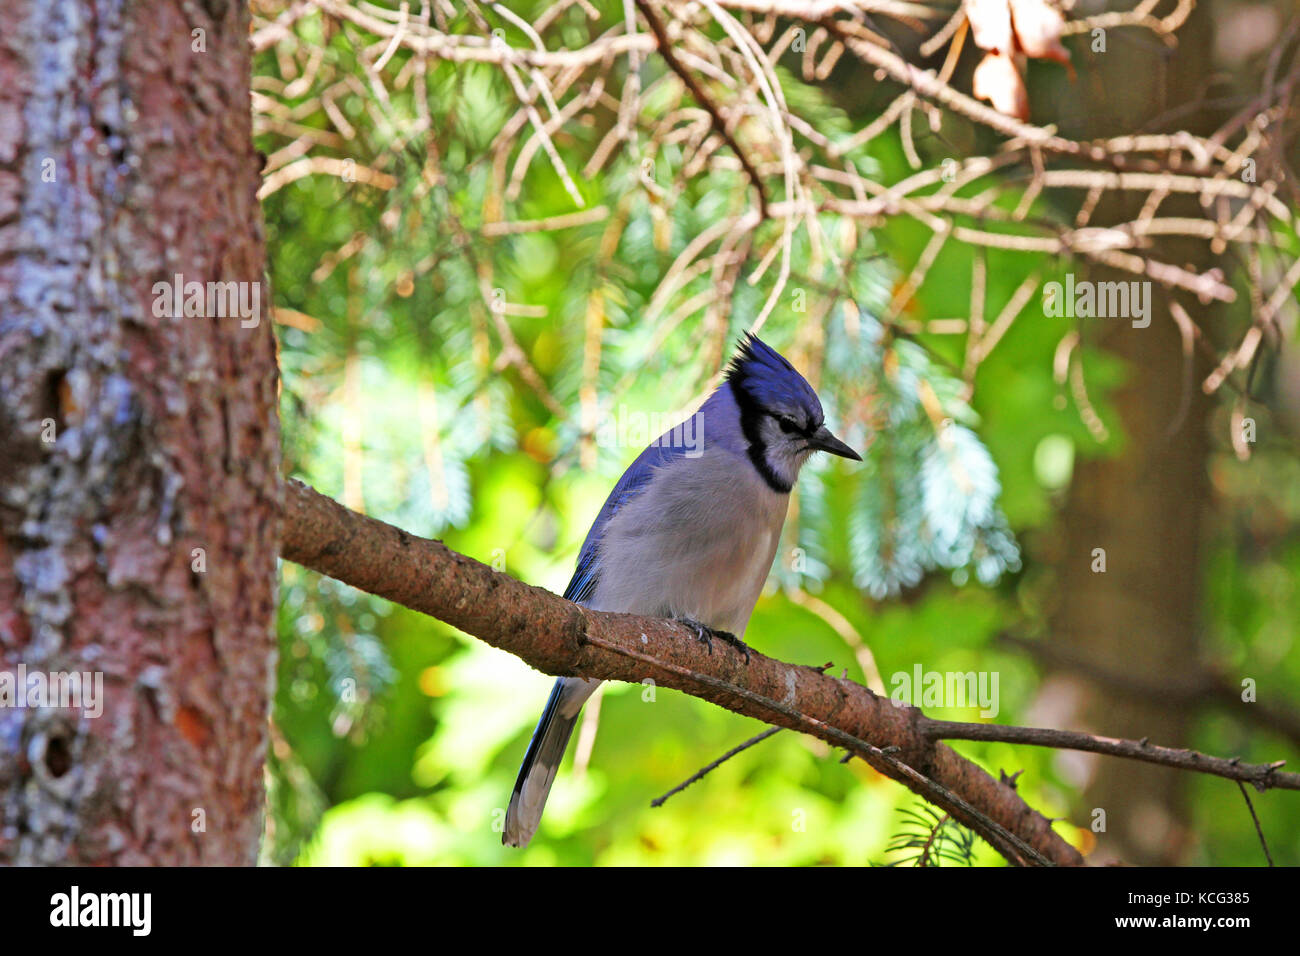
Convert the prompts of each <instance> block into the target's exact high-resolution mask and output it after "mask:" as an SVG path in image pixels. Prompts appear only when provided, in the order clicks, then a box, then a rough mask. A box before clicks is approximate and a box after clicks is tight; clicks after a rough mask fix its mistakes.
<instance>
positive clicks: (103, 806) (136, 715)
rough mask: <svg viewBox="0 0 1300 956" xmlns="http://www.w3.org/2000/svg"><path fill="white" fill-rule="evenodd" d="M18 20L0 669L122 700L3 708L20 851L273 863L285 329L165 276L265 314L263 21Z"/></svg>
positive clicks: (1, 182)
mask: <svg viewBox="0 0 1300 956" xmlns="http://www.w3.org/2000/svg"><path fill="white" fill-rule="evenodd" d="M0 18H2V20H0V674H3V673H4V672H9V673H11V674H13V673H16V672H17V671H18V669H19V668H20V667H25V668H26V669H27V671H28V672H29V673H31V672H42V673H51V672H55V673H57V672H74V671H75V672H86V673H90V674H92V675H93V674H94V673H95V672H99V673H102V675H103V676H102V679H103V695H104V700H103V712H102V715H101V716H98V717H95V716H87V715H86V713H85V709H84V708H83V709H77V708H57V707H49V708H38V709H31V708H23V707H15V706H9V707H3V706H0V862H3V863H22V864H54V863H79V864H114V865H121V864H151V863H152V864H196V863H198V864H234V863H248V862H252V861H253V860H254V859H255V854H256V850H257V845H258V838H259V836H260V831H261V809H262V800H263V781H262V767H263V754H264V750H265V727H266V717H267V707H268V699H269V694H268V687H269V685H270V681H271V680H272V678H273V673H274V672H273V663H274V649H275V642H274V637H273V631H272V627H271V625H272V621H273V612H274V581H275V557H276V554H277V552H278V501H277V495H278V484H277V477H278V475H277V472H278V462H279V434H278V425H277V417H276V374H277V373H276V363H275V345H274V339H273V335H272V332H271V328H270V324H269V321H268V320H267V319H266V318H264V317H263V318H259V321H258V322H257V323H256V325H251V324H250V323H251V319H249V320H244V321H241V319H240V318H238V317H230V318H217V317H214V316H213V315H212V314H211V311H210V310H211V304H210V303H205V308H204V311H205V314H204V315H197V316H189V317H174V318H173V317H167V316H165V315H161V316H160V315H158V314H157V312H158V311H159V310H158V309H156V308H155V305H156V298H157V297H156V295H155V290H154V286H155V283H159V282H165V283H169V284H170V283H172V282H173V279H174V277H175V276H176V275H177V274H180V275H182V276H183V279H184V281H185V282H190V281H197V282H201V283H205V284H206V283H208V282H210V281H217V282H231V281H233V282H239V283H251V284H256V285H257V290H258V294H259V295H260V303H263V304H267V305H269V296H268V295H267V290H266V288H265V285H264V283H263V273H264V266H265V251H264V242H263V236H262V229H261V211H260V209H259V206H258V203H257V200H256V197H255V193H256V189H257V185H258V179H259V170H260V161H259V159H258V157H257V155H256V153H255V151H254V150H253V147H252V140H251V122H250V111H249V108H248V102H249V80H248V78H249V52H248V13H247V10H246V8H245V6H244V4H242V3H238V2H232V0H205V2H183V0H173V2H149V3H146V2H131V0H119V2H114V0H39V2H37V0H25V2H24V0H19V2H14V3H9V4H6V5H5V6H4V9H3V12H2V13H0ZM246 289H247V290H249V291H248V293H247V294H248V295H249V296H250V301H251V294H252V293H251V289H252V286H251V285H250V286H247V287H246ZM264 314H266V315H269V309H267V310H264Z"/></svg>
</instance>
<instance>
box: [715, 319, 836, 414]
mask: <svg viewBox="0 0 1300 956" xmlns="http://www.w3.org/2000/svg"><path fill="white" fill-rule="evenodd" d="M739 346H740V348H739V351H738V352H737V353H736V355H735V357H734V358H733V359H732V360H731V364H730V365H728V366H727V381H728V382H729V383H730V384H731V386H732V388H733V389H736V390H739V391H741V392H743V393H744V395H745V396H746V397H747V398H748V399H750V400H752V401H753V402H754V403H756V404H757V405H758V406H760V407H762V408H772V407H774V406H779V405H784V406H787V407H800V408H806V409H807V410H808V412H809V414H810V416H811V417H812V418H813V419H815V420H816V424H818V425H820V424H821V403H820V402H819V401H818V400H817V394H816V393H815V392H814V391H813V389H812V386H811V385H809V384H808V382H807V380H806V379H805V378H804V377H803V376H802V375H800V374H799V372H798V371H797V370H796V369H795V367H794V366H793V365H791V364H790V363H789V362H788V361H786V359H785V356H783V355H782V354H781V353H780V352H778V351H777V350H776V349H774V348H772V347H771V346H770V345H768V344H767V343H766V342H764V341H763V340H762V339H760V338H759V337H758V336H757V335H754V334H753V333H752V332H746V333H745V337H744V338H742V339H741V340H740V342H739ZM742 404H743V403H742Z"/></svg>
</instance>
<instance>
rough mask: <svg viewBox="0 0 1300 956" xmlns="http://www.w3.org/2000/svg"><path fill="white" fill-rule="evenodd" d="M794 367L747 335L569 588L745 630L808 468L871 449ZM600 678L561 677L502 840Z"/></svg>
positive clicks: (689, 621) (723, 633)
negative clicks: (691, 433) (850, 434)
mask: <svg viewBox="0 0 1300 956" xmlns="http://www.w3.org/2000/svg"><path fill="white" fill-rule="evenodd" d="M822 419H823V416H822V406H821V402H819V401H818V400H817V394H816V393H815V392H814V391H813V389H812V386H811V385H809V384H808V382H807V381H806V380H805V379H804V377H803V376H802V375H800V374H799V373H798V372H796V371H795V369H794V366H792V365H791V364H790V363H789V362H787V361H786V360H785V359H784V358H782V357H781V355H780V354H779V353H777V352H776V351H775V350H773V349H772V348H770V347H769V346H767V345H765V344H764V343H763V342H762V341H760V340H759V339H758V338H757V337H756V336H754V335H750V334H747V336H746V338H745V340H744V341H742V342H741V343H740V351H739V352H738V353H737V355H736V357H735V358H734V359H733V360H732V363H731V365H730V366H729V367H728V369H727V375H726V379H725V381H724V382H723V383H722V384H721V385H720V386H718V388H717V389H716V390H714V392H713V394H712V395H710V396H709V398H708V400H707V401H705V403H704V404H703V405H702V406H701V407H700V409H699V411H697V412H696V413H695V421H694V423H693V424H694V425H695V434H696V436H698V437H699V438H702V441H699V440H694V441H692V442H690V443H689V445H688V443H687V442H686V441H685V436H686V434H687V431H685V430H683V429H681V428H680V427H679V428H677V429H672V430H670V431H668V432H667V433H665V434H664V435H663V436H662V437H661V438H659V439H658V440H656V441H655V442H652V443H651V444H650V446H649V447H648V448H646V449H645V451H643V452H641V454H640V455H639V456H638V457H637V459H636V461H634V462H633V463H632V466H631V467H630V468H628V470H627V471H626V472H624V473H623V477H622V478H620V479H619V481H618V484H617V485H615V486H614V490H613V491H612V492H610V495H609V498H608V499H607V500H606V501H605V506H604V507H603V508H601V510H600V514H598V515H597V516H596V520H595V522H594V523H593V524H592V526H591V530H590V531H589V532H588V533H587V538H586V540H585V541H584V542H583V545H582V550H581V551H580V552H579V554H578V569H577V571H575V572H574V575H573V579H572V580H571V581H570V582H569V586H568V588H566V589H565V592H564V596H565V597H566V598H567V599H569V600H570V601H575V602H577V603H578V604H581V605H583V606H584V607H589V608H592V609H593V610H597V611H620V612H623V613H626V614H641V615H645V616H650V617H667V618H674V619H676V620H679V621H682V622H683V623H685V624H686V625H687V626H689V627H690V628H691V629H692V630H694V631H695V633H696V636H697V638H699V639H700V640H701V641H702V642H704V643H708V644H709V647H710V649H712V638H715V637H716V638H719V639H721V640H723V641H726V642H728V643H731V644H734V645H735V646H737V647H738V648H740V649H741V650H742V651H745V654H746V657H748V650H747V649H746V648H745V645H744V644H743V643H742V642H741V640H740V636H741V635H743V634H744V633H745V625H746V624H748V623H749V615H750V614H751V613H752V612H753V610H754V603H755V602H756V601H757V600H758V595H759V593H760V592H761V591H762V589H763V583H764V582H765V581H766V580H767V575H768V572H769V571H770V570H771V568H772V560H773V558H775V557H776V548H777V543H778V541H779V540H780V537H781V525H782V524H783V523H784V522H785V514H786V508H787V506H788V505H789V503H790V490H791V489H792V488H793V487H794V483H795V479H796V478H797V477H798V476H799V469H800V468H801V467H802V466H803V463H804V462H805V461H807V460H808V457H809V456H810V455H811V454H812V453H813V452H814V451H826V452H830V453H831V454H832V455H840V456H842V457H844V458H852V459H854V460H856V461H861V460H862V459H861V457H859V456H858V454H857V453H856V452H855V451H853V449H852V448H850V447H849V446H848V445H846V444H844V443H843V442H842V441H840V440H839V439H838V438H836V437H835V436H834V435H832V434H831V433H830V431H829V430H827V428H826V426H825V424H824V423H823V420H822ZM599 684H600V681H596V680H587V679H585V678H581V677H561V678H560V679H559V680H557V681H556V682H555V687H554V688H553V689H552V690H551V696H550V699H549V700H548V701H547V702H546V710H545V711H543V712H542V719H541V720H540V721H538V724H537V729H536V730H535V731H534V732H533V739H532V741H531V742H530V743H529V744H528V751H527V752H526V753H525V754H524V762H523V765H522V766H521V767H520V768H519V779H518V780H517V781H516V782H515V789H514V792H513V793H512V794H511V796H510V806H509V808H508V809H507V810H506V822H505V832H504V834H503V835H502V842H503V843H505V844H506V845H507V846H519V847H522V846H527V844H528V841H529V840H531V839H532V837H533V833H534V832H535V831H536V830H537V825H538V823H539V822H540V821H541V818H542V808H543V806H545V804H546V797H547V794H549V793H550V790H551V784H552V783H553V782H554V780H555V773H556V771H557V770H559V767H560V761H561V759H563V757H564V750H565V747H566V746H567V745H568V742H569V736H570V735H571V734H572V733H573V728H574V726H575V725H576V724H577V721H578V714H579V712H580V711H581V710H582V705H583V704H584V703H586V701H587V698H588V697H590V696H591V695H592V693H593V692H594V691H595V690H596V688H597V687H598V686H599Z"/></svg>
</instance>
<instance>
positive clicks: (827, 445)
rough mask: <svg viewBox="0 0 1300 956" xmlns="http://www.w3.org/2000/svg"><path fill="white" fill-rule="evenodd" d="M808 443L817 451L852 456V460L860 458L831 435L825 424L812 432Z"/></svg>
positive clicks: (860, 458)
mask: <svg viewBox="0 0 1300 956" xmlns="http://www.w3.org/2000/svg"><path fill="white" fill-rule="evenodd" d="M808 444H810V445H811V446H812V447H813V448H816V449H817V450H818V451H828V452H830V453H831V454H832V455H839V456H840V457H841V458H852V459H853V460H854V461H861V460H862V456H861V455H859V454H858V453H857V452H856V451H854V450H853V449H852V448H850V447H849V446H848V445H846V444H844V442H842V441H840V440H839V439H838V438H836V437H835V436H834V435H832V434H831V433H830V429H828V428H827V427H826V426H825V425H823V426H822V427H821V428H819V429H817V431H815V432H813V434H812V436H811V437H810V438H809V439H808Z"/></svg>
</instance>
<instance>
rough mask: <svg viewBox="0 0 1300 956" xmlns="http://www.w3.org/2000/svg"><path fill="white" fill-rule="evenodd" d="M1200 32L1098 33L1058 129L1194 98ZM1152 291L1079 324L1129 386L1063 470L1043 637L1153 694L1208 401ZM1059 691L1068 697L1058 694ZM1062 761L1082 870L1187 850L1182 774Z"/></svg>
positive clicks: (1173, 243) (1167, 734)
mask: <svg viewBox="0 0 1300 956" xmlns="http://www.w3.org/2000/svg"><path fill="white" fill-rule="evenodd" d="M1208 28H1209V11H1208V10H1205V9H1202V8H1198V9H1197V10H1196V12H1195V14H1194V15H1193V16H1192V17H1191V18H1190V19H1189V20H1188V22H1187V24H1186V26H1185V27H1183V29H1181V30H1180V31H1179V32H1178V40H1179V43H1178V48H1177V50H1176V51H1175V52H1169V51H1166V50H1164V49H1163V47H1162V46H1161V45H1160V44H1159V43H1158V42H1157V41H1156V40H1154V39H1152V38H1150V37H1149V36H1147V35H1146V34H1145V33H1144V32H1142V31H1128V32H1125V31H1119V30H1112V31H1110V34H1109V36H1108V38H1107V40H1108V49H1107V51H1106V52H1105V53H1104V54H1098V55H1095V56H1093V57H1092V58H1091V59H1090V60H1089V61H1088V63H1087V64H1086V65H1081V66H1080V79H1079V81H1078V84H1077V85H1075V86H1071V87H1067V88H1066V89H1065V90H1064V91H1063V92H1062V93H1061V102H1062V112H1063V113H1066V114H1067V115H1066V116H1064V117H1063V118H1062V124H1061V125H1062V131H1063V132H1065V133H1066V134H1067V135H1071V136H1082V137H1095V138H1100V137H1107V136H1116V135H1123V134H1129V133H1133V132H1135V131H1137V130H1138V129H1141V128H1143V126H1144V125H1145V124H1146V123H1147V122H1149V121H1150V120H1151V119H1152V118H1153V117H1156V116H1158V115H1160V114H1163V113H1165V112H1166V111H1168V110H1173V109H1176V108H1177V107H1179V106H1181V105H1183V104H1186V103H1190V102H1192V101H1194V100H1195V99H1196V98H1198V97H1199V96H1200V95H1201V94H1202V86H1203V82H1204V79H1205V63H1206V62H1208V60H1209V58H1210V50H1209V47H1210V42H1209V41H1210V32H1209V29H1208ZM1079 87H1082V89H1079ZM1070 113H1074V115H1073V116H1071V115H1068V114H1070ZM1178 122H1179V124H1180V125H1181V124H1183V123H1187V124H1188V126H1187V128H1189V129H1193V130H1196V129H1197V127H1198V125H1204V121H1203V120H1202V122H1201V123H1200V124H1198V123H1197V122H1196V118H1195V117H1183V118H1180V119H1179V121H1178ZM1143 200H1144V197H1142V196H1140V195H1139V196H1132V197H1126V198H1121V197H1118V196H1117V197H1113V198H1111V199H1107V200H1103V202H1102V203H1100V204H1099V205H1098V208H1097V210H1096V213H1095V215H1094V216H1093V224H1094V225H1103V224H1106V223H1109V222H1112V221H1123V220H1124V219H1131V218H1134V217H1135V216H1136V215H1137V213H1138V211H1139V210H1140V209H1141V207H1142V203H1143ZM1184 202H1186V203H1192V204H1194V203H1195V199H1194V198H1192V199H1187V200H1185V201H1184ZM1179 208H1180V199H1179V197H1172V198H1170V199H1166V200H1165V202H1164V203H1163V204H1162V206H1161V209H1160V214H1161V215H1171V216H1175V215H1186V214H1189V213H1188V212H1181V213H1180V212H1179V211H1178V210H1179ZM1183 208H1184V209H1185V208H1186V207H1185V206H1184V207H1183ZM1151 253H1152V255H1154V257H1155V258H1158V259H1162V260H1164V261H1167V262H1173V263H1175V264H1178V265H1183V264H1190V266H1191V267H1192V268H1195V269H1197V270H1198V271H1199V270H1201V269H1203V268H1206V267H1208V266H1210V265H1211V264H1212V263H1211V262H1210V261H1209V251H1208V247H1207V246H1206V244H1205V243H1197V242H1192V241H1189V240H1168V241H1162V242H1160V243H1158V244H1157V245H1156V246H1155V247H1154V248H1153V249H1152V250H1151ZM1078 278H1079V279H1088V280H1092V281H1095V282H1125V283H1127V282H1130V281H1132V279H1133V278H1134V277H1133V276H1132V275H1129V274H1127V273H1121V272H1118V271H1116V270H1109V269H1104V268H1092V269H1089V270H1088V272H1087V274H1086V275H1083V274H1080V275H1079V276H1078ZM1152 286H1153V288H1152V295H1151V299H1150V306H1151V312H1150V316H1149V318H1150V325H1149V326H1147V327H1145V328H1137V327H1134V326H1133V324H1132V322H1131V321H1129V320H1128V319H1124V318H1110V319H1085V320H1082V321H1081V322H1080V325H1081V332H1082V335H1083V340H1084V341H1085V342H1087V343H1089V344H1091V345H1094V346H1096V345H1100V346H1101V347H1103V348H1105V349H1106V350H1107V351H1109V352H1111V353H1112V354H1114V355H1117V356H1119V357H1121V358H1122V359H1124V361H1125V362H1126V363H1127V364H1128V368H1129V373H1128V374H1129V379H1128V383H1127V384H1126V385H1125V386H1124V387H1123V388H1122V389H1121V390H1119V392H1118V393H1117V394H1116V395H1115V396H1114V400H1115V407H1116V409H1117V410H1118V412H1119V414H1120V418H1121V421H1122V424H1123V430H1124V436H1123V438H1122V439H1121V440H1122V441H1123V442H1124V445H1123V450H1122V453H1121V454H1120V455H1118V456H1117V457H1110V458H1103V459H1097V460H1092V461H1086V462H1081V463H1080V464H1079V465H1078V466H1077V468H1076V470H1075V474H1074V478H1073V481H1072V483H1071V487H1070V492H1069V501H1068V504H1067V506H1066V509H1065V512H1064V516H1063V520H1064V529H1063V534H1062V536H1061V539H1062V540H1061V545H1060V548H1061V550H1060V551H1059V553H1058V554H1057V555H1056V560H1057V565H1058V575H1059V577H1058V580H1059V587H1058V588H1057V593H1058V594H1059V598H1058V603H1057V607H1056V609H1055V612H1054V614H1053V616H1052V627H1051V631H1052V634H1053V637H1054V639H1055V640H1058V641H1060V642H1062V644H1063V645H1065V646H1066V647H1068V648H1069V649H1070V650H1071V651H1072V652H1074V653H1077V654H1079V655H1081V656H1083V657H1085V658H1087V659H1089V660H1091V661H1095V662H1096V663H1098V664H1100V665H1102V666H1104V667H1106V668H1108V669H1109V670H1111V671H1116V672H1120V673H1124V674H1127V675H1131V676H1133V677H1142V678H1145V679H1147V680H1149V681H1151V682H1152V683H1154V684H1159V683H1161V682H1162V681H1169V682H1171V683H1179V682H1181V681H1184V680H1190V679H1191V678H1192V676H1193V675H1195V674H1197V673H1199V671H1198V669H1197V660H1198V658H1197V654H1198V648H1199V614H1200V603H1201V565H1202V559H1203V548H1202V538H1203V529H1204V517H1205V508H1206V507H1207V493H1208V487H1207V482H1206V455H1207V452H1208V442H1207V420H1208V415H1209V409H1210V402H1209V400H1208V399H1207V398H1206V397H1205V395H1204V394H1203V392H1202V391H1201V388H1200V383H1201V381H1202V380H1203V379H1204V377H1205V374H1206V373H1207V372H1208V368H1204V367H1203V363H1201V362H1197V363H1196V365H1195V368H1194V369H1193V370H1192V371H1191V372H1190V373H1189V369H1188V366H1187V361H1186V360H1185V359H1184V355H1183V350H1182V343H1181V339H1180V336H1179V333H1178V330H1177V326H1176V325H1175V323H1174V321H1173V318H1172V316H1171V313H1170V310H1169V297H1168V295H1167V294H1165V293H1164V292H1163V291H1162V290H1161V289H1160V287H1159V286H1157V285H1155V284H1154V283H1152ZM1182 301H1183V304H1184V305H1185V306H1186V307H1187V309H1188V311H1189V313H1190V314H1191V315H1192V317H1193V319H1194V320H1195V321H1196V322H1197V323H1198V324H1200V325H1201V326H1202V327H1209V326H1210V325H1212V324H1213V323H1212V322H1210V321H1207V319H1209V318H1210V317H1211V313H1210V312H1209V310H1207V309H1206V308H1205V307H1203V306H1199V305H1198V304H1197V303H1195V302H1194V301H1191V300H1187V299H1183V300H1182ZM1085 378H1086V374H1085ZM1184 402H1185V404H1184ZM1096 549H1101V551H1102V552H1104V555H1102V554H1101V553H1100V552H1098V551H1097V550H1096ZM1103 559H1104V567H1105V570H1104V571H1102V570H1100V568H1101V567H1102V564H1101V561H1102V560H1103ZM1069 684H1074V685H1076V689H1077V691H1078V692H1077V693H1071V692H1068V691H1066V689H1065V688H1066V686H1067V685H1069ZM1045 693H1047V694H1054V695H1058V700H1059V701H1075V702H1077V704H1078V712H1077V713H1076V714H1074V715H1073V717H1066V716H1065V715H1064V714H1062V715H1060V716H1061V717H1065V719H1064V720H1057V721H1056V722H1057V723H1073V724H1076V725H1080V729H1087V730H1091V731H1093V732H1095V733H1101V734H1106V735H1109V736H1115V737H1131V738H1135V739H1140V738H1142V737H1148V736H1149V737H1150V738H1151V739H1152V740H1153V741H1160V742H1162V743H1165V744H1167V745H1168V746H1171V747H1179V746H1185V745H1186V744H1187V743H1188V734H1189V729H1190V720H1191V718H1192V717H1193V716H1194V715H1193V714H1191V713H1189V712H1188V711H1187V710H1186V709H1179V707H1178V706H1177V705H1173V704H1170V703H1169V702H1168V701H1167V700H1137V699H1135V698H1134V697H1133V696H1132V695H1130V694H1125V693H1121V692H1120V691H1119V690H1117V689H1116V688H1113V687H1108V686H1105V685H1104V684H1096V683H1088V682H1084V681H1082V680H1080V679H1078V678H1076V677H1075V676H1074V675H1071V674H1063V675H1059V676H1058V678H1057V679H1056V680H1054V681H1052V682H1051V683H1049V684H1048V685H1047V688H1046V690H1045ZM1075 759H1077V760H1078V761H1079V762H1080V763H1082V764H1084V765H1085V766H1086V767H1087V768H1088V776H1087V779H1088V784H1087V787H1086V790H1085V796H1084V801H1085V809H1086V812H1087V814H1088V815H1086V816H1085V817H1084V818H1083V819H1082V821H1081V822H1082V823H1083V824H1084V825H1085V826H1088V825H1092V824H1094V823H1095V822H1098V821H1101V820H1103V819H1104V825H1105V829H1104V830H1102V831H1101V832H1098V833H1097V837H1098V846H1097V850H1096V852H1095V853H1094V854H1093V856H1092V857H1091V859H1092V860H1093V861H1094V862H1106V861H1108V860H1111V859H1120V860H1123V861H1125V862H1128V863H1140V864H1147V865H1157V864H1163V865H1171V864H1174V863H1177V862H1179V861H1180V860H1181V858H1182V857H1183V855H1184V853H1185V851H1186V849H1187V846H1188V844H1189V840H1188V837H1189V827H1188V810H1187V805H1186V799H1185V796H1186V787H1187V780H1186V778H1185V777H1183V776H1182V775H1179V774H1176V773H1172V772H1170V771H1169V770H1166V769H1163V768H1160V767H1152V766H1145V767H1144V766H1133V765H1130V764H1126V763H1122V762H1120V761H1113V760H1111V761H1107V760H1097V759H1095V758H1092V757H1077V758H1075ZM1097 810H1102V811H1104V812H1105V816H1104V818H1103V817H1101V816H1099V815H1097V814H1096V811H1097Z"/></svg>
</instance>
